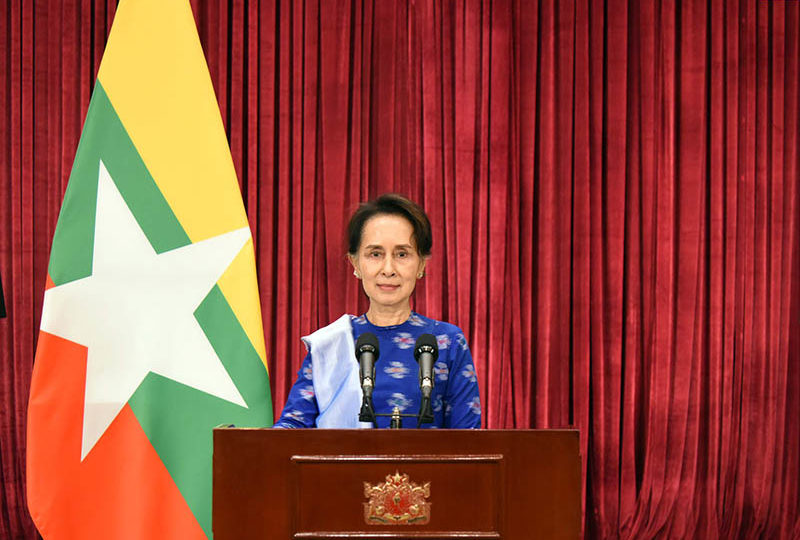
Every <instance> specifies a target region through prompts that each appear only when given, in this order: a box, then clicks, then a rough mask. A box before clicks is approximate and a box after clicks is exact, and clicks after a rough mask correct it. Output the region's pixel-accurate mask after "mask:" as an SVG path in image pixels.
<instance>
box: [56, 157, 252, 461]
mask: <svg viewBox="0 0 800 540" xmlns="http://www.w3.org/2000/svg"><path fill="white" fill-rule="evenodd" d="M98 176H99V178H98V186H97V214H96V216H95V230H94V251H93V259H92V275H90V276H88V277H85V278H82V279H77V280H75V281H71V282H69V283H65V284H63V285H59V286H57V287H53V288H50V289H48V290H47V291H46V292H45V295H44V309H43V316H42V325H41V329H42V330H43V331H45V332H49V333H51V334H54V335H56V336H59V337H62V338H64V339H68V340H70V341H73V342H75V343H78V344H81V345H84V346H86V347H87V348H88V353H87V365H86V390H85V394H84V409H83V437H82V445H81V460H83V458H85V457H86V455H87V454H88V453H89V451H90V450H91V449H92V448H93V447H94V445H95V444H96V443H97V441H98V440H99V439H100V437H101V436H102V435H103V433H105V431H106V429H107V428H108V426H109V425H111V422H112V421H113V420H114V418H115V417H116V416H117V414H118V413H119V412H120V410H122V407H123V406H124V405H125V403H127V402H128V400H129V399H130V397H131V396H132V395H133V393H134V392H135V391H136V389H137V388H138V387H139V385H140V384H141V382H142V381H143V380H144V378H145V377H146V376H147V374H148V373H150V372H153V373H156V374H158V375H161V376H163V377H166V378H169V379H172V380H174V381H176V382H178V383H182V384H185V385H187V386H190V387H193V388H196V389H197V390H200V391H202V392H206V393H208V394H210V395H213V396H216V397H218V398H220V399H224V400H226V401H229V402H232V403H235V404H237V405H240V406H242V407H247V405H246V403H245V402H244V399H243V398H242V395H241V394H240V393H239V390H238V389H237V388H236V385H235V384H234V382H233V380H232V379H231V377H230V375H229V374H228V372H227V371H226V370H225V367H224V366H223V365H222V362H221V361H220V359H219V357H218V356H217V354H216V352H215V351H214V349H213V347H212V346H211V343H209V341H208V338H207V337H206V335H205V333H204V332H203V329H202V328H201V327H200V325H199V324H198V322H197V320H196V319H195V317H194V311H195V310H196V309H197V307H198V306H199V305H200V303H201V302H202V301H203V299H204V298H205V297H206V296H207V295H208V293H209V291H210V290H211V289H212V287H214V285H215V284H216V282H217V281H218V280H219V278H220V277H221V276H222V274H223V273H224V272H225V270H226V269H227V268H228V266H229V265H230V263H231V262H232V261H233V259H234V258H235V257H236V255H237V254H238V253H239V251H241V249H242V247H243V246H244V245H245V243H246V242H247V241H248V240H249V239H250V229H249V228H247V227H243V228H241V229H238V230H235V231H231V232H228V233H225V234H222V235H219V236H215V237H213V238H209V239H207V240H203V241H200V242H196V243H194V244H189V245H187V246H184V247H181V248H177V249H173V250H171V251H167V252H164V253H161V254H158V253H156V252H155V250H154V249H153V247H152V245H151V244H150V242H149V241H148V239H147V237H146V236H145V234H144V232H143V231H142V229H141V227H140V226H139V224H138V222H137V221H136V219H135V218H134V216H133V214H132V213H131V211H130V209H129V208H128V205H127V204H126V202H125V200H124V199H123V198H122V195H121V194H120V192H119V190H118V189H117V187H116V185H115V184H114V181H113V180H112V179H111V176H110V175H109V173H108V171H107V170H106V167H105V165H104V164H103V162H102V161H101V162H100V168H99V175H98Z"/></svg>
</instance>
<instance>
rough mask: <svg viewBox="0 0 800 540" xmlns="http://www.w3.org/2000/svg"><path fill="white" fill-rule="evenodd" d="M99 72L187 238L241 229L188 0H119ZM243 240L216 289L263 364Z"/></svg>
mask: <svg viewBox="0 0 800 540" xmlns="http://www.w3.org/2000/svg"><path fill="white" fill-rule="evenodd" d="M142 36H147V39H143V38H142ZM97 78H98V80H99V81H100V83H101V84H102V85H103V88H105V90H106V93H107V94H108V97H109V100H110V101H111V103H112V104H113V106H114V109H115V110H116V112H117V115H118V116H119V118H120V120H121V121H122V124H123V125H124V126H125V129H126V130H127V132H128V135H129V136H130V138H131V140H132V141H133V144H134V145H135V146H136V148H137V150H138V151H139V154H140V156H141V157H142V160H143V161H144V163H145V165H146V166H147V168H148V170H149V171H150V174H151V175H152V177H153V179H154V181H155V182H156V184H157V185H158V187H159V189H160V190H161V192H162V194H163V195H164V198H165V199H166V200H167V203H168V204H169V205H170V207H171V208H172V211H173V212H174V213H175V216H176V217H177V218H178V220H179V221H180V223H181V225H182V226H183V228H184V230H185V231H186V234H187V235H188V236H189V238H190V239H191V240H192V242H197V241H199V240H204V239H206V238H210V237H213V236H216V235H219V234H222V233H225V232H228V231H231V230H234V229H238V228H241V227H246V226H248V222H247V216H246V215H245V212H244V207H243V205H242V198H241V193H240V192H239V188H238V182H237V180H236V171H235V169H234V166H233V161H232V159H231V155H230V149H229V147H228V141H227V139H226V137H225V131H224V129H223V126H222V119H221V116H220V112H219V106H218V104H217V101H216V98H215V96H214V89H213V86H212V84H211V78H210V76H209V72H208V67H207V65H206V62H205V57H204V56H203V50H202V47H201V46H200V40H199V38H198V36H197V29H196V27H195V22H194V17H193V15H192V11H191V7H190V5H189V3H188V2H183V1H181V2H176V1H174V0H137V1H128V2H122V3H121V4H120V6H119V8H118V10H117V15H116V17H115V22H114V30H113V32H112V33H111V35H110V37H109V41H108V43H107V45H106V50H105V53H104V55H103V60H102V63H101V64H100V70H99V71H98V76H97ZM248 245H249V248H247V249H243V250H242V253H240V255H239V257H237V259H236V261H235V262H234V263H233V265H232V266H231V268H230V269H229V270H228V271H227V272H226V274H225V276H223V278H222V279H221V280H220V281H219V285H220V288H221V290H222V293H223V294H224V295H225V297H226V299H227V300H228V302H229V304H230V305H231V308H232V309H233V311H234V313H235V314H236V316H237V318H238V319H239V322H240V323H241V324H242V327H243V328H244V330H245V332H246V333H247V335H248V337H249V338H250V341H251V342H252V343H253V346H254V347H255V348H256V350H257V351H258V354H259V355H260V356H261V359H262V361H263V362H265V365H266V351H265V347H264V336H263V329H262V327H261V309H260V306H259V305H258V301H257V298H258V294H257V292H258V291H257V286H256V281H255V279H253V278H251V276H254V274H255V268H254V265H253V263H252V261H253V260H254V258H253V248H252V241H251V242H250V243H249V244H248Z"/></svg>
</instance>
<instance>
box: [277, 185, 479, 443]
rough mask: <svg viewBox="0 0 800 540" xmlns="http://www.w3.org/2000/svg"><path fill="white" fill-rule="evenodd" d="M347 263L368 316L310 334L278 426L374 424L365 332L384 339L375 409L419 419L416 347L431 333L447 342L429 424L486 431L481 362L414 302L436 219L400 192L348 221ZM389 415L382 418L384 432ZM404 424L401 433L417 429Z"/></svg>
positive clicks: (411, 422)
mask: <svg viewBox="0 0 800 540" xmlns="http://www.w3.org/2000/svg"><path fill="white" fill-rule="evenodd" d="M348 240H349V248H348V257H349V259H350V262H351V263H352V265H353V274H354V275H355V277H356V278H357V279H360V280H361V283H362V286H363V288H364V292H365V293H366V294H367V297H368V298H369V309H368V310H367V312H366V313H365V314H364V315H361V316H360V317H355V316H353V315H345V316H343V317H342V318H340V319H339V320H338V321H336V322H334V323H332V324H330V325H328V326H326V327H324V328H321V329H320V330H317V331H316V332H314V333H313V334H311V335H310V336H306V337H304V338H303V341H304V342H305V344H306V348H307V349H308V351H309V352H308V354H307V355H306V358H305V360H304V361H303V365H302V367H301V368H300V371H299V373H298V377H297V382H295V384H294V386H293V387H292V389H291V391H290V393H289V398H288V400H287V403H286V407H285V408H284V409H283V413H282V414H281V417H280V419H279V420H278V422H277V423H276V424H275V427H285V428H294V427H335V428H352V427H368V426H369V424H360V423H359V422H358V414H359V410H360V404H361V388H360V384H359V376H358V363H357V361H356V358H355V349H354V346H353V343H354V342H355V341H356V340H357V339H358V337H359V336H360V335H361V334H363V333H365V332H372V333H373V334H375V336H376V337H377V338H378V344H379V351H380V356H379V358H378V361H377V363H376V366H375V390H374V393H373V396H372V397H373V403H374V407H375V412H376V413H378V414H386V415H388V414H391V413H392V411H393V410H394V409H395V407H397V408H398V409H399V410H400V411H401V412H402V413H403V414H417V413H418V412H419V407H420V396H421V394H420V389H419V378H418V377H419V375H418V374H419V367H418V365H417V362H416V361H415V359H414V354H413V351H414V344H415V342H416V340H417V338H418V337H419V336H420V335H422V334H433V335H434V336H436V340H437V342H438V345H439V357H438V360H437V361H436V364H435V365H434V372H435V377H434V378H435V381H434V388H433V392H432V394H431V403H432V409H433V418H434V422H433V423H432V424H422V426H421V427H441V428H478V427H480V424H481V410H480V399H479V396H478V383H477V379H476V376H475V366H474V364H473V362H472V356H471V355H470V352H469V347H468V346H467V340H466V339H465V337H464V333H463V332H462V331H461V330H460V329H459V328H458V327H456V326H453V325H452V324H448V323H445V322H441V321H435V320H433V319H428V318H427V317H423V316H422V315H419V314H417V313H414V312H413V311H411V304H410V298H411V294H412V293H413V292H414V288H415V286H416V283H417V280H419V279H422V277H423V276H424V270H425V264H426V263H427V261H428V258H429V257H430V254H431V245H432V243H433V242H432V235H431V226H430V221H429V220H428V216H426V215H425V212H424V211H423V210H422V209H421V208H420V207H419V206H417V205H416V204H415V203H413V202H411V201H409V200H408V199H406V198H404V197H401V196H399V195H392V194H389V195H382V196H381V197H378V198H377V199H375V200H374V201H370V202H368V203H364V204H362V205H361V206H360V207H359V208H358V210H356V212H355V213H354V214H353V216H352V217H351V218H350V225H349V227H348ZM389 422H390V419H389V418H388V417H387V416H378V417H377V425H378V427H387V426H388V425H389ZM416 426H417V422H416V420H415V419H410V418H406V419H404V422H403V427H416Z"/></svg>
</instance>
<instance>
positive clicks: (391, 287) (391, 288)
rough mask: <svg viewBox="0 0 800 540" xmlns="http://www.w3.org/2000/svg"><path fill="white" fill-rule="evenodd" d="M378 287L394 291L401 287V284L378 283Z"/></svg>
mask: <svg viewBox="0 0 800 540" xmlns="http://www.w3.org/2000/svg"><path fill="white" fill-rule="evenodd" d="M378 288H379V289H380V290H382V291H394V290H396V289H399V288H400V285H378Z"/></svg>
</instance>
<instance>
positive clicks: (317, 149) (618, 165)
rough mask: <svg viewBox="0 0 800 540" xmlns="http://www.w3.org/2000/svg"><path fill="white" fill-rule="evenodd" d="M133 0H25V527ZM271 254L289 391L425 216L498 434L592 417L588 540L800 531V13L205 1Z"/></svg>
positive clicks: (17, 78) (20, 477)
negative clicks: (99, 120) (110, 50)
mask: <svg viewBox="0 0 800 540" xmlns="http://www.w3.org/2000/svg"><path fill="white" fill-rule="evenodd" d="M114 5H115V2H113V1H112V0H108V1H101V0H73V1H69V2H62V1H61V0H40V1H37V2H31V3H24V4H23V3H20V2H18V1H12V2H10V3H3V5H0V43H2V50H0V77H3V79H2V82H1V83H0V110H1V111H4V114H3V117H2V130H1V131H0V171H2V173H1V176H0V223H2V228H1V229H0V272H1V273H2V277H3V284H4V287H5V291H6V301H7V307H8V310H9V316H10V318H9V319H4V320H0V343H2V346H1V347H2V348H0V365H2V368H1V369H2V375H0V422H1V423H2V424H1V427H2V430H0V437H1V439H0V441H1V442H2V447H0V458H1V459H2V470H1V471H0V474H2V480H3V482H2V485H3V489H2V491H0V500H2V503H3V509H4V511H3V512H2V513H0V536H3V537H34V536H35V533H34V531H33V527H32V525H31V523H30V520H29V518H28V516H27V512H26V508H25V498H24V485H25V484H24V456H25V409H26V402H27V393H28V387H29V381H30V372H31V365H32V362H33V352H34V350H35V340H36V333H37V327H38V321H39V318H40V315H41V300H42V291H43V288H44V280H45V273H46V266H47V257H48V251H49V244H50V240H51V236H52V231H53V228H54V226H55V221H56V218H57V213H58V208H59V205H60V200H61V196H62V194H63V190H64V188H65V185H66V180H67V178H68V176H69V171H70V168H71V164H72V159H73V157H74V152H75V148H76V146H77V141H78V137H79V135H80V128H81V124H82V119H83V116H84V114H85V112H86V107H87V105H88V100H89V96H90V92H91V87H92V84H93V79H94V76H95V73H96V70H97V66H98V64H99V60H100V58H101V55H102V50H103V46H104V43H105V38H106V36H107V32H108V29H109V28H110V24H111V21H112V19H113V14H114ZM192 5H193V8H194V11H195V15H196V19H197V22H198V28H199V32H200V38H201V41H202V42H203V46H204V49H205V52H206V55H207V58H208V62H209V68H210V71H211V75H212V79H213V81H214V85H215V88H216V91H217V96H218V99H219V103H220V109H221V111H222V115H223V119H224V121H225V125H226V128H227V132H228V135H229V140H230V144H231V150H232V153H233V158H234V162H235V164H236V167H237V172H238V174H239V178H240V181H241V186H242V193H243V195H244V199H245V205H246V208H247V210H248V214H249V217H250V223H251V227H252V229H253V234H254V238H255V241H256V256H257V263H258V270H259V282H260V288H261V300H262V308H263V317H264V329H265V334H266V339H267V347H268V356H269V368H270V377H271V382H272V396H273V399H274V402H275V405H276V413H277V412H279V411H280V408H281V407H282V405H283V403H284V401H285V399H286V394H287V391H288V388H289V386H290V385H291V383H292V381H293V378H294V376H295V372H296V370H297V368H298V366H299V363H300V361H301V359H302V356H303V351H302V346H301V343H300V341H299V336H301V335H304V334H306V333H308V332H310V331H312V330H313V329H315V328H317V327H319V326H321V325H323V324H326V323H327V322H330V321H332V320H334V319H335V318H336V317H338V316H339V315H340V314H341V313H343V312H351V313H355V312H361V311H363V310H364V309H365V307H366V301H365V298H364V297H363V294H362V293H361V292H360V290H359V285H358V282H357V281H356V280H355V279H354V278H353V277H352V275H351V273H350V272H349V271H348V265H347V263H346V260H345V251H346V248H345V240H344V227H345V224H346V221H347V218H348V215H349V213H350V212H351V211H352V210H353V209H354V208H355V206H356V205H357V203H358V202H359V201H361V200H364V199H367V198H370V197H373V196H375V195H377V194H379V193H381V192H385V191H398V192H401V193H405V194H407V195H409V196H411V197H412V198H414V199H416V200H418V201H419V202H421V203H422V204H423V205H424V207H425V208H426V209H427V211H428V212H429V215H430V217H431V221H432V223H433V226H434V256H433V259H432V260H431V262H430V263H429V265H428V268H427V270H428V275H427V277H426V278H425V280H424V281H423V282H422V283H421V284H420V286H419V288H418V290H417V293H416V299H415V308H416V309H417V310H418V311H420V312H421V313H424V314H426V315H428V316H431V317H435V318H440V319H446V320H449V321H450V322H453V323H455V324H458V325H459V326H461V327H462V328H463V329H464V330H465V331H466V333H467V336H468V339H469V342H470V345H471V348H472V352H473V356H474V357H475V359H476V364H477V366H476V367H477V370H478V374H479V383H480V387H481V392H482V400H483V405H484V418H485V426H486V427H489V428H515V427H516V428H529V427H532V428H558V427H567V426H574V427H577V428H579V429H580V431H581V448H582V454H583V458H584V459H583V462H584V480H585V484H584V485H585V490H584V491H585V499H584V505H585V513H584V515H585V522H584V529H585V532H586V535H587V536H589V537H603V538H606V537H609V538H689V537H697V538H715V537H723V538H732V537H741V538H749V537H763V538H792V537H793V538H800V419H798V411H800V195H798V189H799V188H800V180H798V179H799V178H800V170H799V168H798V157H799V155H800V123H799V119H798V108H799V106H800V94H799V93H798V88H800V74H799V73H798V64H800V4H798V3H797V2H783V1H774V2H768V1H763V2H752V1H747V0H730V1H728V0H710V1H702V2H701V1H686V2H679V3H676V2H671V1H665V0H663V1H654V2H638V1H635V0H630V1H623V0H606V1H601V0H576V1H560V2H550V1H542V2H533V1H531V2H528V1H522V0H518V1H512V0H505V1H504V0H494V1H489V0H486V1H479V0H462V1H459V2H440V1H432V0H418V1H407V2H399V1H398V2H386V1H369V0H351V1H338V2H328V1H323V2H319V1H317V2H314V1H307V2H294V1H289V0H285V1H280V0H275V1H268V0H262V1H260V2H257V1H250V2H245V1H243V0H229V1H227V2H216V1H214V2H211V1H209V2H204V1H193V2H192Z"/></svg>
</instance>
